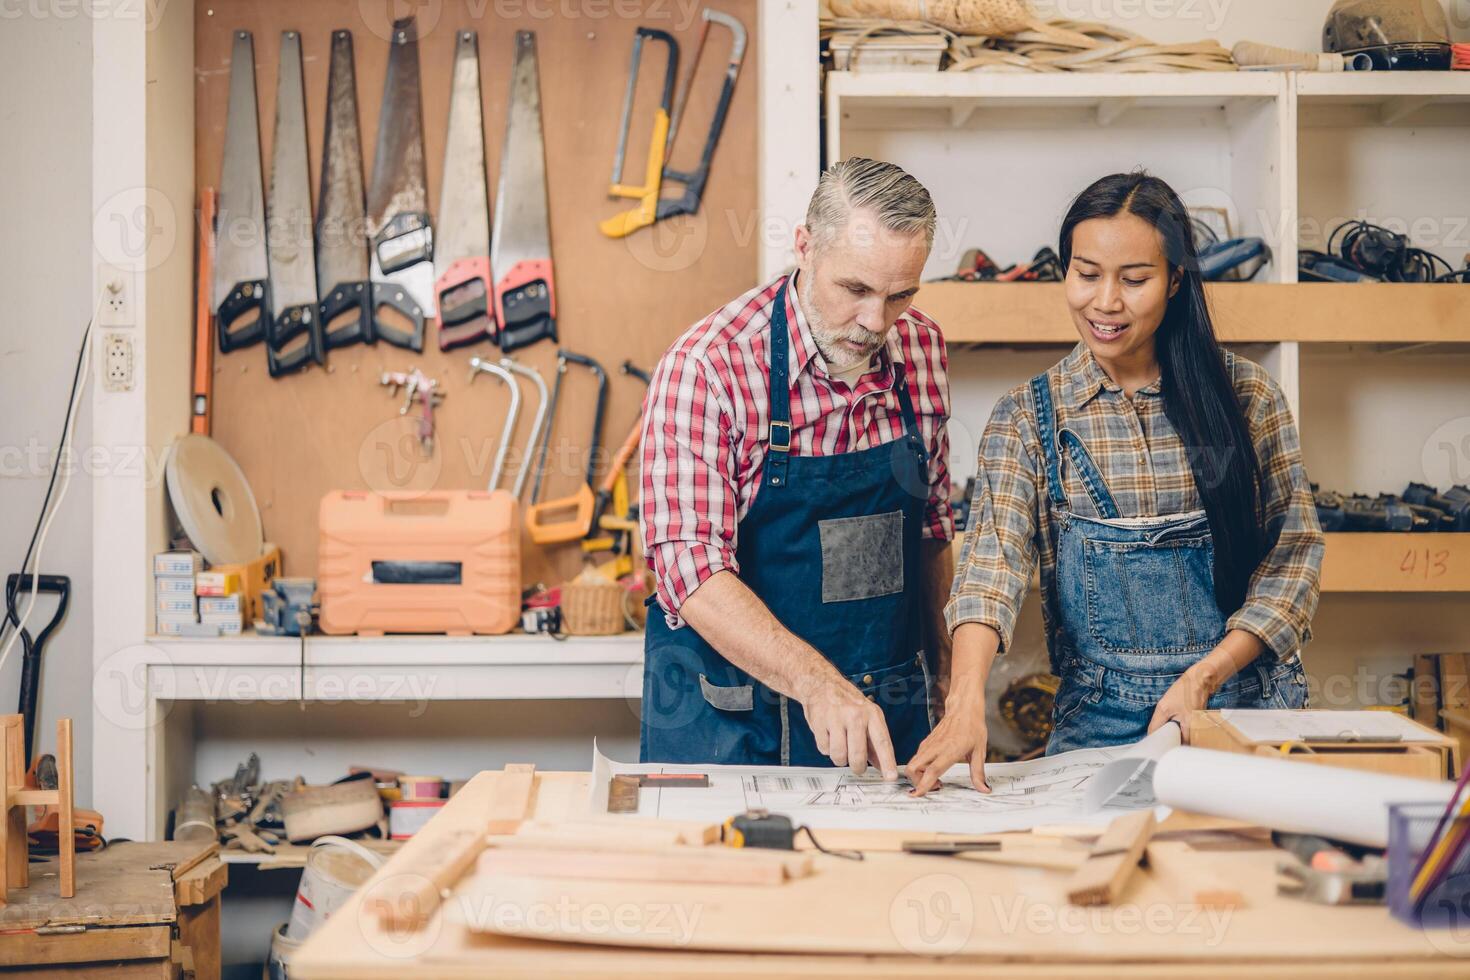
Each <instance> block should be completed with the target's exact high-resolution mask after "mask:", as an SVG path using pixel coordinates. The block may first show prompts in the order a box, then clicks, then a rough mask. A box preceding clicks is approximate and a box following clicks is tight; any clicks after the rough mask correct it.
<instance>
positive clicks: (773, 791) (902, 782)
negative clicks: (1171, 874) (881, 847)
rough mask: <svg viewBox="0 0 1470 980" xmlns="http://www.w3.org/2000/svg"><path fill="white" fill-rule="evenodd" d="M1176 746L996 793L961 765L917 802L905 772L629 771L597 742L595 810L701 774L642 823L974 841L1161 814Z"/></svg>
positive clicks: (1139, 748) (653, 801) (1165, 734)
mask: <svg viewBox="0 0 1470 980" xmlns="http://www.w3.org/2000/svg"><path fill="white" fill-rule="evenodd" d="M1178 745H1179V728H1178V726H1177V725H1172V724H1170V725H1165V726H1164V727H1163V728H1161V729H1160V730H1159V731H1157V732H1154V733H1153V734H1152V735H1150V736H1149V737H1147V738H1145V739H1144V740H1143V741H1141V742H1136V743H1134V744H1132V745H1119V746H1113V747H1111V748H1102V749H1079V750H1077V751H1074V752H1064V753H1061V754H1060V755H1054V756H1048V757H1046V758H1042V759H1033V760H1030V761H1027V762H1006V763H998V764H994V765H988V766H986V767H985V773H986V777H987V780H988V781H989V783H990V789H991V791H990V792H989V793H981V792H979V791H978V790H976V789H975V788H974V787H973V786H971V785H970V769H969V766H967V765H963V764H962V765H957V766H955V767H954V768H952V769H951V770H950V771H949V772H947V773H946V774H945V776H944V779H943V781H942V783H941V787H940V789H939V790H938V791H936V792H931V793H930V794H929V795H927V796H925V797H922V798H919V799H915V798H914V797H911V796H909V795H908V791H909V789H910V788H911V787H910V783H909V782H908V779H907V778H906V777H905V776H904V775H902V773H900V776H899V779H898V781H897V782H892V783H890V782H884V781H883V777H882V776H881V775H880V774H878V772H877V771H876V770H873V769H869V770H868V771H867V772H866V773H865V774H864V775H862V776H858V775H855V774H853V772H852V771H851V770H849V769H845V768H844V769H829V768H798V767H782V766H689V765H670V764H665V763H643V764H639V763H622V762H615V761H613V760H611V759H609V758H607V757H606V756H604V755H603V754H602V753H601V752H600V751H599V750H598V748H597V745H596V743H595V742H594V743H593V747H592V755H593V760H592V787H591V793H592V799H591V807H592V811H593V812H594V813H603V812H606V810H607V792H608V780H609V779H611V778H612V777H613V776H615V775H620V774H638V773H674V772H699V773H706V774H708V775H709V783H710V784H709V786H708V787H705V788H689V787H676V788H658V787H654V786H646V787H644V788H643V789H642V790H641V791H640V793H639V801H638V815H639V816H643V817H653V818H657V819H660V820H691V821H697V822H701V823H723V822H724V821H725V820H727V819H729V818H730V817H732V816H734V815H736V814H739V813H744V812H745V811H746V810H751V809H756V808H764V809H766V810H770V811H771V812H773V813H782V814H785V815H787V816H789V817H791V818H792V819H793V820H794V821H796V823H798V824H809V825H811V826H813V827H816V828H823V827H840V828H849V829H862V830H917V831H932V832H939V833H974V834H985V833H998V832H1001V831H1007V830H1027V829H1030V828H1031V827H1035V826H1039V825H1043V824H1077V823H1087V824H1091V823H1106V822H1108V821H1109V820H1111V819H1112V818H1113V817H1115V816H1117V815H1118V814H1119V813H1120V812H1121V811H1122V810H1125V809H1138V808H1141V807H1146V806H1153V805H1155V801H1154V798H1153V791H1152V785H1151V781H1150V777H1151V775H1152V769H1153V763H1154V762H1155V761H1156V760H1157V759H1158V758H1159V757H1160V756H1162V755H1163V754H1164V753H1165V752H1167V751H1168V750H1169V749H1172V748H1176V747H1178Z"/></svg>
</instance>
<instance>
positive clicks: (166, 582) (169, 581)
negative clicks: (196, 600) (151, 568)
mask: <svg viewBox="0 0 1470 980" xmlns="http://www.w3.org/2000/svg"><path fill="white" fill-rule="evenodd" d="M153 594H154V595H182V596H188V597H190V598H191V599H192V598H193V597H194V576H192V575H158V576H155V577H154V579H153Z"/></svg>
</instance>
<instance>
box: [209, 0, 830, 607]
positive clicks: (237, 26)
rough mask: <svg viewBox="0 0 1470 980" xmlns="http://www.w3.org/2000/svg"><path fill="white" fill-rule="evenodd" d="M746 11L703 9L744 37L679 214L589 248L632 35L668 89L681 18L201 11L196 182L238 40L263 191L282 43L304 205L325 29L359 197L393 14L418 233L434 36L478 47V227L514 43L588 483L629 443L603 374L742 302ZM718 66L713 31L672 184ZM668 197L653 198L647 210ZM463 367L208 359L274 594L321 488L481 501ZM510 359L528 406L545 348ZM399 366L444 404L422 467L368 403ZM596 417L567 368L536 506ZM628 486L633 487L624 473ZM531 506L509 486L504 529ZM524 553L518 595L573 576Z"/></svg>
mask: <svg viewBox="0 0 1470 980" xmlns="http://www.w3.org/2000/svg"><path fill="white" fill-rule="evenodd" d="M756 6H757V4H756V2H755V0H721V2H720V3H719V4H718V8H717V9H720V10H722V11H725V12H726V13H729V14H732V15H734V16H735V17H738V18H739V19H740V20H741V21H742V22H743V23H744V25H745V28H746V31H747V33H748V38H749V45H748V47H747V50H746V55H745V61H744V66H743V68H742V70H741V74H740V78H739V81H738V83H737V85H736V88H735V95H734V99H733V101H732V104H731V106H730V113H729V118H728V119H727V121H726V125H725V129H724V135H723V137H722V138H721V141H720V144H719V146H718V148H717V149H716V151H715V155H714V162H713V165H712V167H711V175H710V180H709V184H708V186H707V187H706V190H705V195H704V201H703V204H702V206H701V208H700V211H699V213H698V214H697V215H694V216H688V217H680V218H674V219H671V220H669V221H666V222H660V223H659V224H657V225H655V226H654V227H652V228H647V229H642V230H640V231H638V232H635V233H634V234H633V235H632V236H630V237H628V238H625V239H622V240H614V239H609V238H606V237H604V236H603V235H602V234H601V233H600V232H599V231H598V229H597V222H598V221H599V220H601V219H602V218H605V217H608V216H610V215H612V214H615V213H617V212H618V211H621V210H624V209H626V208H627V207H629V206H631V204H632V203H633V202H631V201H628V200H625V199H619V200H614V199H611V198H609V197H608V196H607V187H608V183H609V177H610V175H611V169H612V160H613V152H614V149H615V147H616V144H617V131H618V124H619V117H620V110H621V107H622V98H623V92H624V87H625V85H626V82H627V77H628V66H629V58H630V52H631V47H632V39H633V34H634V30H635V28H636V27H637V26H638V25H640V24H641V25H646V26H649V27H657V28H661V29H663V30H666V31H668V32H670V33H671V34H673V35H674V36H675V37H676V38H677V39H678V40H679V42H680V45H681V48H682V51H681V54H682V58H683V60H682V61H681V64H680V74H681V77H682V75H683V73H684V72H685V71H687V66H688V64H689V59H690V58H692V57H693V54H694V48H695V45H696V43H697V41H698V38H699V32H700V27H701V24H702V20H701V17H700V10H701V5H699V4H697V3H693V2H690V0H442V2H441V0H421V2H419V3H402V2H397V3H395V2H394V0H313V2H311V3H303V2H299V0H298V2H288V0H236V2H218V0H216V2H214V3H205V2H200V3H198V4H197V5H196V16H195V79H196V83H197V88H196V92H195V103H194V105H195V115H196V134H197V145H196V148H195V162H196V173H197V175H198V176H197V181H198V183H199V184H200V185H201V186H217V183H218V180H219V174H220V157H221V153H222V150H223V144H224V131H225V116H226V107H227V105H228V101H229V99H228V96H229V61H230V48H231V36H232V32H233V31H235V30H247V31H250V32H252V34H253V35H254V44H255V59H256V64H255V72H256V92H257V100H258V111H259V126H260V137H261V153H262V158H263V163H262V167H263V173H264V178H265V182H266V186H269V180H270V173H269V167H270V159H271V138H272V133H273V122H274V118H275V92H276V75H277V65H278V57H279V51H280V39H281V32H282V31H285V30H294V31H299V32H300V34H301V39H302V54H303V63H304V64H303V71H304V81H305V86H306V117H307V129H308V140H309V148H310V153H309V155H310V164H311V176H312V193H313V195H314V196H315V195H316V194H317V193H318V181H319V180H320V168H321V162H322V161H321V155H322V128H323V122H324V118H325V111H326V95H327V71H328V61H329V52H330V45H331V36H332V32H333V31H334V30H340V29H346V30H350V31H351V32H352V34H353V44H354V49H355V54H356V73H357V98H358V112H359V117H360V119H361V127H362V141H363V159H364V167H365V169H366V170H367V171H368V173H366V174H365V177H366V180H367V181H368V182H371V179H372V174H371V168H372V161H373V147H374V145H375V140H376V136H377V129H378V114H379V102H380V99H381V95H382V89H383V77H384V73H385V71H386V66H387V56H388V37H389V26H388V25H389V23H390V18H391V17H392V16H394V15H395V14H394V8H395V7H398V8H401V9H400V10H398V11H397V12H396V15H397V16H403V15H404V14H405V13H407V12H408V11H410V10H411V11H414V12H415V16H416V19H417V24H418V32H419V36H420V40H419V62H420V71H421V78H422V91H423V124H424V140H425V152H426V154H427V157H428V190H429V208H430V212H431V213H432V214H433V215H434V217H435V220H436V221H437V218H438V215H437V211H438V208H439V203H440V202H439V194H440V186H441V185H440V178H441V175H442V173H443V168H444V141H445V129H446V124H447V122H448V112H449V90H450V73H451V68H452V63H453V52H454V43H455V36H456V32H457V31H459V30H474V31H477V32H478V34H479V52H480V78H481V101H482V106H483V114H484V125H485V144H486V146H485V156H486V167H487V170H488V173H487V174H486V178H487V180H488V185H489V190H490V200H491V208H492V211H493V208H494V195H495V186H496V178H497V174H498V165H499V159H500V153H501V144H502V141H503V139H504V133H505V118H506V109H507V106H506V99H507V90H508V87H509V81H510V69H511V59H512V54H513V48H514V37H515V32H516V31H518V30H531V31H535V32H536V44H537V54H538V57H539V65H540V72H541V104H542V121H543V127H544V132H545V140H546V170H547V180H548V189H549V197H550V204H551V245H552V255H553V262H554V265H555V275H556V305H557V321H558V322H557V326H558V332H559V335H560V338H561V345H562V346H563V347H565V348H567V349H569V350H572V351H576V352H578V353H582V354H587V355H590V356H591V357H593V358H596V359H597V360H598V361H600V362H601V363H602V365H603V366H604V367H605V368H606V369H607V372H608V376H609V398H608V410H607V415H606V421H605V423H604V427H603V432H602V446H603V449H602V452H601V453H600V454H599V456H600V460H599V465H598V472H599V476H600V475H601V474H602V473H603V472H604V471H605V466H606V464H607V462H608V461H609V460H610V459H611V456H612V454H613V453H614V452H615V451H616V450H617V448H618V446H619V445H620V444H621V443H622V442H623V440H624V438H625V436H626V435H627V433H628V431H629V430H630V428H631V427H632V426H633V425H634V424H635V423H636V421H637V418H638V413H639V410H640V405H641V402H642V398H643V392H644V388H643V385H642V383H641V382H639V381H637V380H636V379H634V378H632V377H629V376H625V375H622V374H620V373H619V370H618V367H619V365H621V364H622V363H623V362H624V361H625V360H630V361H632V362H633V364H635V365H637V366H638V367H640V368H642V369H643V370H645V371H646V370H651V369H652V367H653V365H654V364H655V362H656V361H657V360H658V358H659V356H660V355H661V354H662V353H663V351H664V350H665V349H666V348H667V347H668V345H669V343H670V342H671V341H672V340H673V339H674V338H675V337H677V336H678V335H679V334H680V333H682V332H683V331H684V329H685V328H687V327H688V326H689V325H690V324H692V323H693V322H695V321H696V320H698V319H699V318H701V317H703V316H704V315H705V314H707V313H708V312H710V311H711V310H713V309H714V308H716V307H718V306H720V305H722V304H723V303H725V302H727V301H729V300H730V299H732V298H734V297H735V296H737V295H739V294H740V293H741V292H744V291H745V290H747V289H749V288H750V287H751V286H753V285H755V277H756V262H757V250H758V247H759V244H760V240H759V236H760V235H761V233H762V229H761V227H760V221H759V213H758V210H757V197H756V163H757V161H756V153H755V134H756V119H755V113H756V84H757V82H756V77H755V65H756V64H757V59H756V56H755V52H754V50H753V47H754V44H755V40H756V33H757V32H756V22H755V17H756ZM728 54H729V43H728V34H727V32H724V31H722V30H719V29H712V30H711V31H710V35H709V42H708V44H707V46H706V49H705V52H704V56H703V58H702V59H701V61H700V64H699V71H698V74H697V75H696V77H695V78H694V81H693V86H692V89H691V94H690V97H689V102H688V107H687V109H686V112H685V115H684V119H683V122H682V124H681V126H680V131H679V137H678V141H677V143H676V144H675V147H674V150H673V156H672V159H671V160H670V165H671V166H673V167H675V168H677V169H692V167H693V166H694V164H695V163H696V162H697V161H698V158H699V154H700V150H701V148H702V146H703V143H704V140H705V135H706V133H707V131H708V128H709V125H710V121H711V119H712V117H713V114H714V106H715V103H716V100H717V97H718V93H719V87H720V83H721V79H722V75H723V72H724V69H725V65H726V60H727V57H728ZM662 74H663V49H662V47H661V46H657V45H649V46H645V49H644V54H643V68H642V71H641V73H640V76H639V85H638V90H637V96H636V99H635V103H634V112H633V123H632V132H631V133H630V136H629V140H628V146H629V150H628V160H627V164H626V166H625V168H624V174H625V180H627V181H630V182H636V181H638V180H639V179H641V175H642V172H643V166H644V154H645V152H646V148H647V144H648V139H649V128H650V126H651V123H652V119H653V113H654V109H655V107H656V105H657V103H658V95H659V88H660V86H661V82H662ZM813 179H814V180H815V175H813ZM670 193H673V190H671V189H669V188H666V189H665V194H666V195H668V194H670ZM315 203H316V202H314V204H315ZM475 356H481V357H486V358H489V359H491V360H495V359H498V358H499V356H500V355H499V352H498V350H497V349H496V348H495V347H493V346H492V345H491V344H490V343H488V342H482V343H480V344H477V345H471V346H469V347H463V348H459V349H457V350H453V351H449V352H447V353H443V352H440V351H439V349H438V344H437V340H436V338H435V330H434V327H433V326H432V325H430V327H429V328H428V330H427V331H426V337H425V349H424V351H423V353H420V354H416V353H413V352H412V351H407V350H403V349H400V348H397V347H392V346H389V345H386V344H383V343H382V342H379V343H378V344H376V345H373V346H363V345H356V346H352V347H346V348H341V349H338V350H334V351H329V352H328V354H327V365H326V367H325V369H323V368H319V367H315V366H313V367H310V368H308V369H307V370H306V371H305V372H302V373H299V374H295V375H289V376H286V377H282V378H271V377H270V375H269V374H268V372H267V370H266V357H265V350H264V348H263V347H262V346H259V345H257V346H255V347H251V348H247V349H245V350H241V351H236V352H233V353H230V354H219V353H216V354H215V362H214V396H213V397H214V423H213V436H214V438H215V439H217V440H218V441H219V442H220V443H221V444H222V445H223V446H224V447H225V448H226V449H227V450H228V451H229V452H230V453H231V454H232V455H233V456H234V457H235V459H236V460H238V461H239V463H240V466H241V468H242V469H243V470H244V472H245V475H246V477H247V478H248V479H249V481H250V485H251V487H252V489H253V490H254V492H255V495H256V498H257V500H258V502H259V505H260V508H261V513H262V516H263V518H264V522H265V531H266V537H267V539H268V540H271V541H273V542H275V543H276V544H278V545H280V547H281V549H282V552H283V555H284V564H285V570H286V573H287V574H290V575H307V576H314V575H315V574H316V555H317V543H318V541H317V510H318V505H319V502H320V500H321V497H322V495H323V494H324V493H326V492H327V491H328V490H333V489H352V488H358V489H377V490H390V489H465V488H483V487H484V486H485V485H486V484H487V482H488V480H489V477H490V473H491V468H492V464H493V462H494V458H495V455H496V451H497V449H498V447H499V441H500V431H501V426H502V425H503V423H504V420H505V413H506V411H507V410H508V408H509V404H510V395H509V392H508V390H507V389H506V388H505V386H504V385H503V384H501V383H500V382H499V381H498V380H497V379H496V378H494V377H490V376H487V375H480V376H479V377H477V379H476V380H475V381H474V383H473V384H471V383H469V376H470V368H469V362H470V358H471V357H475ZM514 356H515V357H516V359H517V360H519V361H521V362H522V363H524V364H527V365H529V366H531V367H534V368H536V369H537V370H538V371H540V372H541V374H542V376H543V377H544V378H545V379H546V381H547V384H548V386H549V385H550V384H551V383H552V382H553V380H554V377H555V365H556V345H554V344H552V343H551V342H549V341H543V342H541V343H540V344H537V345H535V346H533V347H529V348H523V349H521V350H520V351H517V352H516V353H515V355H514ZM411 367H418V368H419V369H420V370H422V371H423V372H424V373H425V374H426V375H428V376H429V377H431V378H435V379H437V380H438V381H439V383H440V387H441V389H442V390H443V391H444V392H445V394H446V397H445V398H444V400H443V402H442V403H441V404H440V405H439V406H438V408H437V409H436V411H435V422H436V438H435V450H434V453H433V455H432V456H429V457H424V456H423V455H422V453H421V451H420V450H419V448H418V443H417V438H416V435H415V422H414V421H413V420H412V418H409V417H401V416H399V414H398V410H399V407H400V405H401V404H402V397H401V395H400V396H394V395H392V394H390V392H389V389H387V388H385V387H383V386H381V385H380V384H379V377H380V375H381V374H382V372H384V371H389V370H391V371H403V370H407V369H409V368H411ZM522 393H523V396H524V397H523V402H522V411H521V414H520V421H519V423H518V426H517V430H516V433H515V436H514V439H513V440H512V443H511V450H510V454H509V461H508V464H507V474H506V477H505V478H503V479H502V486H508V484H509V481H510V480H513V478H514V476H515V474H516V472H517V470H518V467H519V466H520V465H521V463H522V462H523V460H524V459H525V458H526V457H527V456H528V453H527V452H526V451H525V450H526V440H527V439H528V437H529V435H530V430H531V423H532V413H533V410H534V407H535V403H536V398H535V393H534V389H533V388H532V386H531V385H530V384H529V383H525V382H523V386H522ZM595 399H596V385H595V383H594V381H593V378H592V375H591V373H590V372H588V371H586V370H583V369H581V368H579V367H577V366H575V365H572V366H570V367H569V369H568V374H567V376H566V379H565V381H564V385H563V389H562V395H561V401H560V405H559V406H558V409H557V416H556V419H555V420H554V423H555V428H554V430H553V433H552V441H551V450H550V452H549V454H548V458H547V464H546V472H545V478H544V481H543V488H542V498H541V499H542V500H546V499H549V498H555V497H561V496H565V495H568V494H570V493H572V492H573V491H575V490H576V488H577V487H578V485H579V484H580V483H581V482H582V480H583V476H584V472H585V469H586V465H587V450H588V442H589V433H590V429H591V425H592V415H593V405H594V402H595ZM635 462H636V457H635ZM632 476H633V478H634V479H635V480H636V466H635V468H634V472H633V474H632ZM634 486H635V487H636V483H635V484H634ZM530 497H531V490H530V486H529V483H528V485H527V487H526V492H525V494H524V495H523V498H522V507H523V511H524V507H525V505H526V503H527V502H529V500H530ZM523 545H524V548H523V555H524V558H523V573H524V578H525V581H526V582H527V583H531V582H536V581H541V582H546V583H547V584H553V583H555V582H558V581H561V580H563V579H565V578H567V577H570V576H571V575H573V574H575V573H576V571H577V569H578V568H580V567H581V563H582V555H581V550H580V547H579V546H578V545H577V544H576V543H572V544H569V545H555V546H549V547H547V548H544V549H543V548H542V547H540V546H538V545H535V544H533V543H532V542H531V540H530V538H529V537H527V538H525V540H524V541H523Z"/></svg>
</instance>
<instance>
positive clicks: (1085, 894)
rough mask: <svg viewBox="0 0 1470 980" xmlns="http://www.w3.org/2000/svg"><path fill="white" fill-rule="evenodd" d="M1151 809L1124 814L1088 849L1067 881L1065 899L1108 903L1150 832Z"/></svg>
mask: <svg viewBox="0 0 1470 980" xmlns="http://www.w3.org/2000/svg"><path fill="white" fill-rule="evenodd" d="M1156 825H1157V822H1156V821H1155V820H1154V813H1153V811H1152V810H1137V811H1135V812H1133V813H1128V814H1124V815H1123V816H1121V817H1118V818H1117V819H1116V820H1114V821H1113V822H1112V823H1110V824H1108V829H1107V830H1105V831H1103V835H1102V836H1101V837H1099V838H1098V839H1097V843H1096V844H1093V845H1092V853H1091V854H1090V855H1089V856H1088V858H1087V860H1086V861H1084V862H1082V864H1081V865H1080V866H1079V867H1078V868H1077V870H1076V871H1075V872H1074V873H1073V874H1072V880H1071V881H1070V882H1068V883H1067V901H1069V902H1071V903H1072V904H1073V905H1112V904H1113V903H1114V902H1116V901H1117V900H1118V896H1119V895H1121V894H1122V892H1123V888H1124V886H1126V885H1127V884H1128V878H1129V877H1130V876H1131V875H1132V874H1133V871H1134V869H1135V868H1137V867H1138V862H1139V860H1140V859H1141V858H1142V857H1143V849H1144V848H1145V847H1147V846H1148V842H1149V839H1150V838H1151V837H1153V835H1154V828H1155V826H1156Z"/></svg>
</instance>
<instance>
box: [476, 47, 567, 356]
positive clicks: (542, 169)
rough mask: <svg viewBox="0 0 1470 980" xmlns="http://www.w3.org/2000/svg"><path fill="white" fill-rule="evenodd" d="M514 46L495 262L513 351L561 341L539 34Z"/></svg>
mask: <svg viewBox="0 0 1470 980" xmlns="http://www.w3.org/2000/svg"><path fill="white" fill-rule="evenodd" d="M515 44H516V48H515V62H514V64H513V65H512V66H511V72H510V111H509V113H508V114H507V116H506V120H505V146H504V149H502V150H501V153H500V182H499V184H498V186H497V187H496V190H495V220H494V225H493V227H492V230H491V235H490V265H491V268H493V269H494V270H495V274H496V275H498V276H499V277H500V278H499V280H497V281H496V283H495V293H494V298H495V322H496V323H497V324H499V329H500V333H499V340H500V349H501V350H502V351H504V352H505V353H507V354H509V353H510V352H511V351H513V350H516V349H517V348H520V347H525V346H526V345H528V344H534V343H535V342H536V341H538V340H541V339H543V338H547V339H550V340H552V341H555V340H556V283H555V280H554V278H553V276H552V263H551V219H550V214H549V206H548V204H547V198H546V147H545V144H544V141H543V139H542V134H541V82H540V74H539V72H538V70H537V67H536V65H537V62H536V35H535V33H534V32H532V31H516V42H515Z"/></svg>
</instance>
